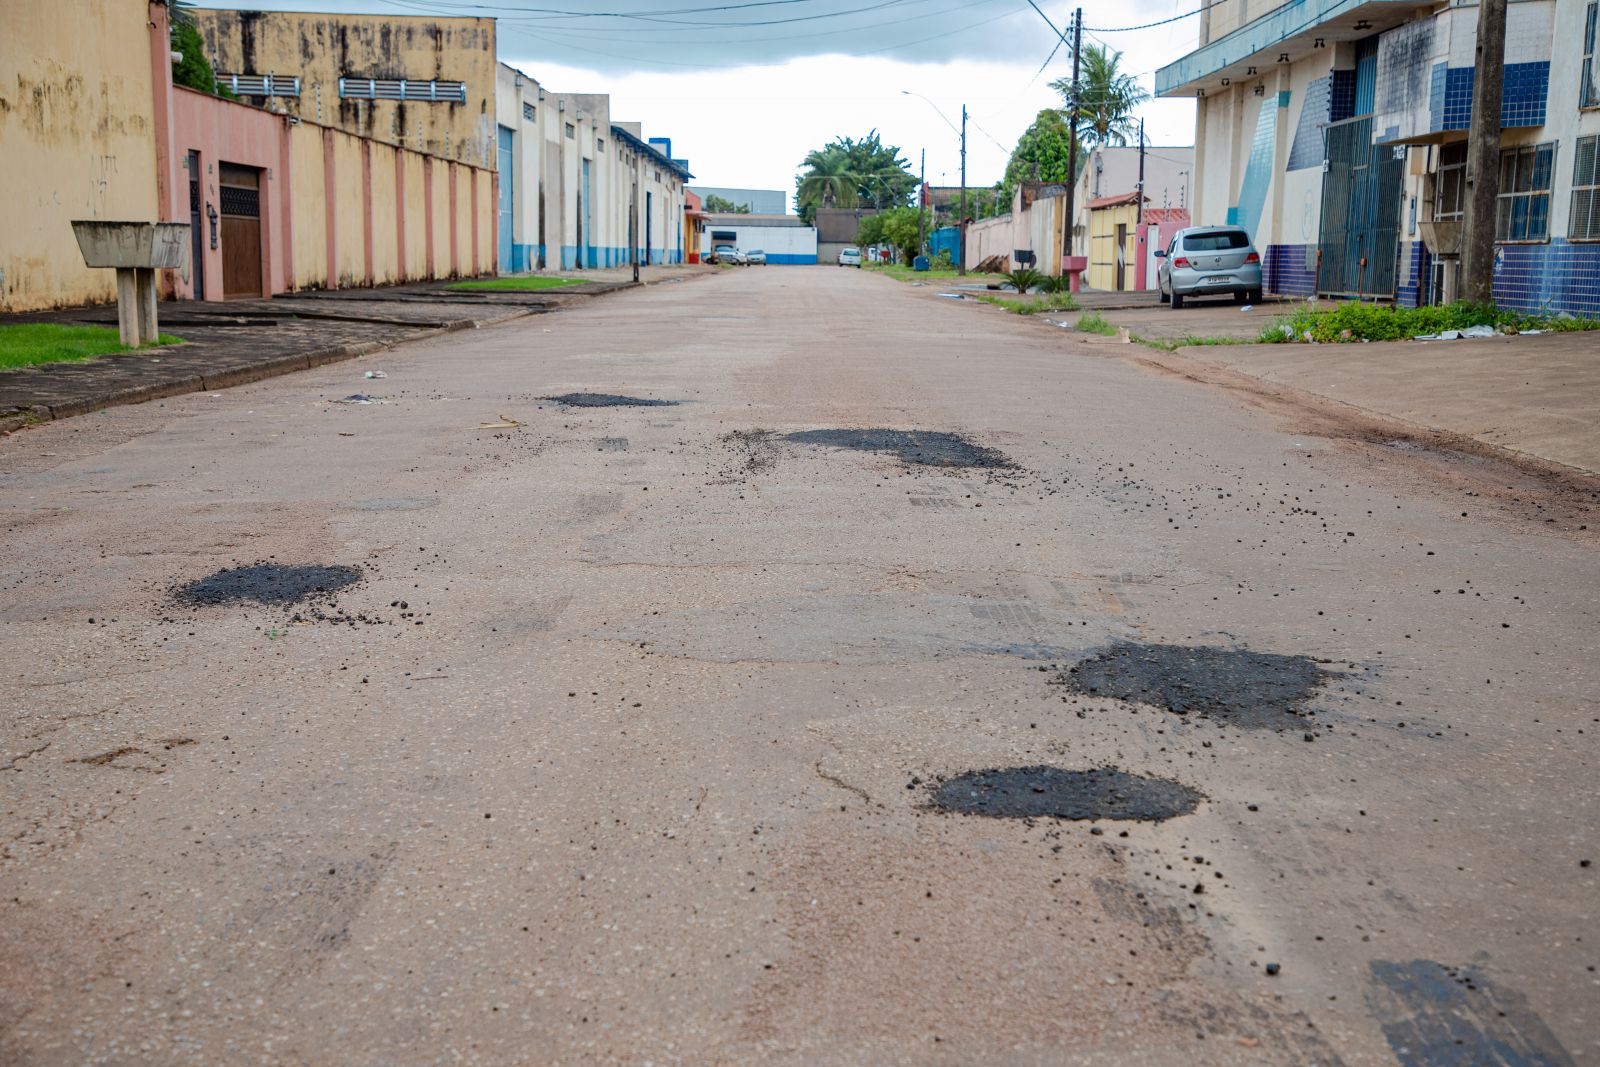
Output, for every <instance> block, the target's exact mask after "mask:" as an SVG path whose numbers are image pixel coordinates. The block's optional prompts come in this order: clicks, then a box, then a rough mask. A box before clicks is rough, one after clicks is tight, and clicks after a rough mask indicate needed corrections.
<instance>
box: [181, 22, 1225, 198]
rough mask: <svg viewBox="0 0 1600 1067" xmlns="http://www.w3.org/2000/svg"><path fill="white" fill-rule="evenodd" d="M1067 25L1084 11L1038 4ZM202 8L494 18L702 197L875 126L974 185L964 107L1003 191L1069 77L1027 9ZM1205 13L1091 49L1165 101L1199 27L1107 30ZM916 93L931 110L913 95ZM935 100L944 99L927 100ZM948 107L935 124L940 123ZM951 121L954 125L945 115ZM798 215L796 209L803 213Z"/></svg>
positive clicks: (1092, 39)
mask: <svg viewBox="0 0 1600 1067" xmlns="http://www.w3.org/2000/svg"><path fill="white" fill-rule="evenodd" d="M1036 2H1037V3H1038V4H1039V7H1041V8H1042V9H1043V10H1044V12H1045V14H1046V15H1048V16H1049V18H1050V21H1051V22H1053V23H1054V24H1055V25H1056V26H1058V27H1061V28H1062V29H1065V28H1066V26H1067V24H1068V23H1069V21H1070V20H1071V17H1072V6H1071V5H1070V4H1069V3H1063V2H1060V0H1048V2H1047V0H1036ZM200 6H203V7H251V8H257V9H279V10H299V11H308V10H309V11H351V12H355V11H360V12H368V13H391V14H396V15H426V14H438V15H482V16H490V17H494V18H496V19H498V20H499V21H498V37H499V51H500V59H501V60H503V61H504V62H506V63H509V64H511V65H512V66H514V67H517V68H518V69H520V70H522V71H524V72H525V73H527V74H529V75H531V76H532V77H534V78H537V79H538V80H539V82H540V83H541V84H542V85H544V86H545V87H546V88H547V89H554V90H557V91H561V92H585V93H589V92H601V93H610V94H611V114H612V117H613V118H614V119H621V120H632V121H639V122H642V123H643V124H644V128H645V134H646V136H650V137H660V136H666V137H671V138H672V143H673V154H674V155H676V156H678V157H679V158H683V159H687V160H688V161H689V166H690V169H691V170H692V171H693V172H694V174H695V183H696V184H700V185H714V186H734V187H745V188H760V189H784V190H788V191H792V190H793V187H794V176H795V173H796V171H797V169H798V164H799V162H800V160H801V159H802V158H803V157H804V156H805V154H806V153H807V152H808V151H809V150H811V149H812V148H816V147H819V146H821V145H822V144H824V143H826V142H827V141H829V140H831V139H832V138H834V137H835V136H838V135H847V136H854V137H861V136H864V135H865V134H866V133H867V132H868V131H869V130H872V129H876V130H878V132H879V134H880V135H882V137H883V139H884V142H885V143H887V144H893V145H898V146H899V147H900V149H901V151H902V153H903V154H904V156H905V157H906V158H907V159H908V160H909V161H910V164H911V169H912V170H913V171H915V170H917V168H918V166H919V163H920V159H919V152H920V151H921V150H922V149H924V148H926V150H927V174H928V181H930V182H932V183H934V184H936V185H955V184H957V183H958V182H959V180H960V155H959V152H958V147H959V138H958V136H957V133H956V131H955V130H954V129H953V128H952V127H953V126H959V124H960V119H961V107H962V105H963V104H965V105H966V107H967V110H968V113H969V120H968V126H967V182H968V184H970V185H974V186H987V185H992V184H993V183H994V182H995V181H996V180H998V179H999V177H1000V175H1001V174H1002V173H1003V172H1004V170H1005V164H1006V159H1007V157H1008V156H1009V155H1010V152H1011V149H1012V147H1013V146H1014V145H1015V144H1016V140H1017V137H1018V136H1019V135H1020V134H1021V133H1022V131H1023V130H1025V129H1026V128H1027V127H1028V124H1029V123H1030V122H1032V121H1033V118H1034V116H1035V115H1036V114H1037V113H1038V111H1039V110H1040V109H1041V108H1044V107H1050V106H1053V105H1059V102H1060V99H1059V97H1058V96H1057V95H1056V94H1055V93H1054V92H1053V91H1051V89H1050V88H1049V83H1050V82H1051V81H1052V80H1054V79H1056V78H1061V77H1066V76H1067V75H1069V74H1070V73H1071V69H1072V68H1071V55H1070V53H1069V51H1068V49H1067V48H1065V47H1062V48H1061V49H1059V50H1058V51H1057V52H1056V53H1055V55H1054V57H1053V58H1051V59H1050V61H1049V64H1048V66H1046V67H1045V68H1044V69H1043V70H1042V71H1041V70H1040V68H1041V65H1043V64H1044V63H1045V58H1046V56H1048V55H1049V54H1050V52H1051V49H1052V47H1053V46H1054V45H1055V44H1056V43H1058V41H1057V38H1056V36H1055V34H1054V33H1053V32H1052V30H1051V29H1050V27H1049V26H1048V25H1046V23H1045V20H1044V18H1042V17H1041V16H1040V15H1039V14H1038V12H1036V11H1034V10H1033V8H1031V7H1030V6H1029V5H1028V3H1027V2H1026V0H1015V2H1013V0H753V2H752V0H657V2H648V0H256V2H254V3H249V4H223V3H216V2H213V0H205V2H203V3H201V4H200ZM1198 6H1199V0H1118V2H1116V3H1108V2H1104V0H1102V2H1100V3H1095V4H1092V6H1085V8H1084V18H1083V21H1084V26H1085V27H1086V28H1087V29H1088V31H1089V32H1086V34H1085V43H1086V44H1088V43H1096V42H1102V41H1103V42H1104V43H1107V44H1109V45H1111V46H1112V47H1113V48H1116V49H1119V50H1121V51H1123V52H1124V53H1125V54H1124V57H1123V61H1122V62H1123V68H1124V69H1125V70H1127V71H1129V72H1130V73H1133V74H1136V75H1138V76H1139V81H1140V82H1141V84H1143V85H1144V86H1145V87H1146V88H1147V89H1153V88H1154V81H1153V72H1154V70H1155V68H1157V67H1159V66H1161V65H1163V64H1165V63H1170V62H1171V61H1172V60H1174V59H1176V58H1178V57H1179V56H1181V55H1183V54H1184V53H1185V52H1187V51H1188V50H1190V49H1191V48H1193V47H1194V43H1195V39H1196V33H1197V30H1198V21H1199V20H1198V19H1196V18H1193V17H1190V18H1185V19H1180V20H1178V21H1176V22H1173V23H1171V24H1169V25H1166V26H1161V27H1158V28H1155V29H1147V30H1139V31H1135V32H1128V33H1111V32H1101V31H1102V30H1103V29H1109V28H1112V27H1120V26H1128V25H1134V24H1140V23H1145V22H1152V21H1155V20H1158V19H1163V18H1167V17H1170V16H1172V15H1179V14H1183V13H1184V12H1188V11H1193V10H1194V9H1195V8H1197V7H1198ZM902 90H908V91H910V92H912V93H919V94H921V95H922V96H923V97H926V98H927V99H926V100H924V99H920V98H918V97H915V96H907V95H904V94H903V92H902ZM929 101H931V103H930V102H929ZM936 109H937V110H936ZM939 112H943V114H944V116H945V117H946V118H948V119H949V124H948V125H947V123H946V121H945V118H942V117H941V116H940V114H939ZM1140 113H1141V115H1142V116H1143V117H1144V118H1145V120H1146V124H1147V125H1146V133H1147V136H1148V137H1149V139H1150V141H1151V143H1152V144H1157V145H1187V144H1192V143H1193V142H1194V106H1193V104H1192V102H1189V101H1154V102H1152V103H1150V104H1148V105H1146V106H1145V107H1144V108H1143V109H1142V110H1141V112H1140ZM791 208H792V203H791Z"/></svg>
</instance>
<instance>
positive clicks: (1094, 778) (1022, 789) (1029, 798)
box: [933, 767, 1201, 822]
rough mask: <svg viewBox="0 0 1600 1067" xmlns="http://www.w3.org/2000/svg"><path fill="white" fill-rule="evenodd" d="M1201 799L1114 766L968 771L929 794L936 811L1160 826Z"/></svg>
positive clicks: (1181, 788)
mask: <svg viewBox="0 0 1600 1067" xmlns="http://www.w3.org/2000/svg"><path fill="white" fill-rule="evenodd" d="M1200 799H1201V797H1200V794H1199V793H1197V792H1195V791H1194V790H1193V789H1190V788H1189V787H1188V786H1186V785H1180V784H1179V783H1177V782H1170V781H1167V780H1166V779H1164V778H1145V777H1143V776H1141V775H1137V774H1128V773H1127V772H1126V771H1119V770H1117V769H1115V768H1114V767H1101V768H1097V769H1094V770H1087V771H1064V770H1062V769H1060V768H1059V767H1011V768H1007V769H1004V770H992V771H971V772H969V773H967V774H963V775H959V776H957V777H955V778H951V779H949V780H948V781H946V782H944V783H942V784H941V785H940V786H939V787H938V788H937V789H935V790H934V791H933V803H934V806H935V807H937V808H940V809H942V810H944V811H953V812H958V813H960V814H962V815H986V816H988V817H990V818H994V819H1036V818H1046V817H1048V818H1055V819H1132V820H1142V821H1147V822H1160V821H1161V820H1162V819H1170V818H1172V817H1173V816H1175V815H1188V814H1189V813H1190V812H1192V811H1194V809H1195V807H1196V806H1198V805H1199V803H1200Z"/></svg>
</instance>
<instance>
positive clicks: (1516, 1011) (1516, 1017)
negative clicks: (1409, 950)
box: [1367, 960, 1574, 1067]
mask: <svg viewBox="0 0 1600 1067" xmlns="http://www.w3.org/2000/svg"><path fill="white" fill-rule="evenodd" d="M1367 966H1368V969H1369V970H1370V971H1371V972H1372V977H1373V981H1374V985H1373V987H1372V989H1371V991H1370V992H1369V993H1368V996H1367V1000H1368V1003H1369V1004H1370V1005H1371V1006H1372V1009H1373V1014H1374V1015H1376V1016H1377V1018H1378V1022H1379V1023H1380V1024H1381V1025H1382V1027H1383V1036H1384V1037H1385V1038H1387V1039H1388V1041H1389V1047H1390V1048H1391V1049H1393V1050H1394V1054H1395V1058H1396V1059H1397V1060H1399V1061H1400V1064H1401V1067H1454V1065H1456V1064H1494V1065H1496V1067H1572V1065H1573V1063H1574V1059H1573V1057H1572V1055H1571V1054H1570V1053H1568V1052H1567V1050H1566V1049H1564V1048H1562V1046H1561V1042H1560V1041H1559V1040H1558V1039H1557V1038H1556V1035H1555V1034H1554V1033H1552V1032H1551V1030H1550V1028H1549V1027H1548V1026H1546V1025H1545V1023H1544V1020H1543V1019H1541V1018H1539V1016H1538V1015H1537V1014H1536V1013H1535V1012H1534V1011H1533V1009H1532V1008H1530V1007H1529V1006H1528V999H1527V998H1526V997H1524V996H1523V995H1522V994H1520V993H1516V992H1513V991H1511V990H1508V989H1504V988H1500V987H1497V986H1496V985H1495V984H1494V983H1493V982H1490V981H1489V980H1488V979H1486V978H1485V977H1484V976H1483V974H1482V972H1481V971H1479V970H1478V969H1477V968H1473V967H1447V966H1445V965H1444V964H1442V963H1435V962H1434V961H1433V960H1410V961H1407V962H1394V961H1389V960H1373V961H1372V962H1371V963H1369V964H1368V965H1367Z"/></svg>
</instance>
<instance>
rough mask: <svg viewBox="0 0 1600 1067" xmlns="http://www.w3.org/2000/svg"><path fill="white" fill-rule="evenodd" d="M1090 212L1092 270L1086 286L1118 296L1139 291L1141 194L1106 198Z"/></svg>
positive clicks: (1094, 202)
mask: <svg viewBox="0 0 1600 1067" xmlns="http://www.w3.org/2000/svg"><path fill="white" fill-rule="evenodd" d="M1084 206H1085V207H1086V208H1087V209H1088V211H1089V269H1088V271H1087V272H1085V274H1084V278H1083V280H1084V284H1086V285H1088V286H1089V287H1090V288H1091V289H1105V290H1108V291H1111V292H1117V291H1121V290H1127V289H1137V288H1139V279H1140V278H1141V277H1142V276H1141V275H1140V274H1139V255H1138V246H1139V241H1138V236H1139V234H1138V228H1139V194H1138V193H1123V194H1122V195H1120V196H1102V197H1101V198H1100V199H1098V200H1091V201H1089V203H1087V204H1086V205H1084Z"/></svg>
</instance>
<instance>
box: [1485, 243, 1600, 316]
mask: <svg viewBox="0 0 1600 1067" xmlns="http://www.w3.org/2000/svg"><path fill="white" fill-rule="evenodd" d="M1494 299H1495V303H1497V304H1500V305H1502V306H1504V307H1511V308H1520V309H1522V310H1525V311H1540V310H1544V311H1551V312H1556V313H1560V312H1563V311H1565V312H1567V313H1569V314H1572V315H1583V316H1586V317H1591V318H1593V317H1600V243H1590V242H1580V243H1577V244H1573V243H1571V242H1569V241H1567V240H1566V239H1564V238H1560V237H1557V238H1554V239H1552V240H1551V241H1550V243H1549V244H1538V245H1501V246H1500V247H1499V248H1498V249H1497V250H1496V255H1495V263H1494Z"/></svg>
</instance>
